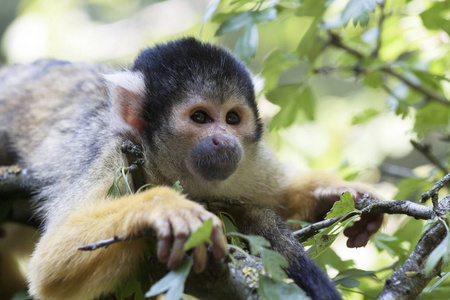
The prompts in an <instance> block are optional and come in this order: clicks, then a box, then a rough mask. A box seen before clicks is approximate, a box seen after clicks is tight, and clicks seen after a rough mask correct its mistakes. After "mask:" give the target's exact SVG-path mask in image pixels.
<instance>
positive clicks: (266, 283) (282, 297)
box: [258, 274, 311, 300]
mask: <svg viewBox="0 0 450 300" xmlns="http://www.w3.org/2000/svg"><path fill="white" fill-rule="evenodd" d="M258 294H259V295H260V296H261V298H262V299H264V300H278V299H279V300H291V299H292V300H303V299H305V300H306V299H311V298H309V297H308V296H306V294H305V292H304V291H303V290H302V289H300V288H299V287H298V286H297V285H295V284H287V283H285V282H283V281H277V280H274V279H273V278H270V277H268V276H264V275H262V274H260V275H259V282H258Z"/></svg>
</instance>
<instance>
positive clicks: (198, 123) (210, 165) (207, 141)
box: [171, 97, 257, 181]
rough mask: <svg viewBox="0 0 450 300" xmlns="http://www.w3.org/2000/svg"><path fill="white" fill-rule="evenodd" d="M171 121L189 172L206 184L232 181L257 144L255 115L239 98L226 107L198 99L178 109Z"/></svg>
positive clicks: (189, 101)
mask: <svg viewBox="0 0 450 300" xmlns="http://www.w3.org/2000/svg"><path fill="white" fill-rule="evenodd" d="M171 119H172V124H174V126H173V128H174V135H173V136H174V137H175V138H176V139H177V142H176V143H177V144H178V146H179V147H182V148H184V149H179V151H180V152H183V153H182V154H181V153H180V152H178V153H179V154H181V156H182V157H183V158H184V163H185V165H186V167H187V169H188V170H189V172H190V173H191V175H192V176H194V177H196V178H200V179H204V180H206V181H222V180H226V179H227V178H229V177H230V176H231V175H232V174H233V173H234V172H235V171H236V170H237V169H238V166H239V163H240V162H241V161H242V160H244V159H245V156H246V153H245V149H246V148H247V147H248V145H249V144H251V143H252V141H255V135H256V130H257V128H256V120H255V116H254V113H253V111H252V110H251V108H250V107H248V106H247V105H246V104H245V101H240V99H239V97H234V98H231V99H228V100H226V101H225V102H224V103H223V104H221V103H219V102H218V101H213V100H208V99H198V97H195V98H193V99H190V100H188V101H184V102H182V103H180V104H178V105H176V106H175V107H174V109H173V111H172V118H171Z"/></svg>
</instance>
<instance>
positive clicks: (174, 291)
mask: <svg viewBox="0 0 450 300" xmlns="http://www.w3.org/2000/svg"><path fill="white" fill-rule="evenodd" d="M193 261H194V260H193V259H192V258H191V257H189V258H187V259H185V260H184V261H183V262H182V263H181V264H180V265H179V266H178V267H177V268H176V269H175V270H173V271H170V272H169V273H167V274H166V276H164V277H163V278H161V279H160V280H159V281H158V282H156V283H155V284H154V285H153V286H152V287H151V288H150V290H149V291H148V292H147V293H145V297H147V298H148V297H154V296H156V295H159V294H162V293H164V292H165V293H166V295H165V296H164V300H180V298H181V295H182V294H183V291H184V283H185V281H186V278H187V276H188V275H189V272H190V270H191V268H192V264H193Z"/></svg>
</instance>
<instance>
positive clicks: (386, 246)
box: [373, 232, 408, 259]
mask: <svg viewBox="0 0 450 300" xmlns="http://www.w3.org/2000/svg"><path fill="white" fill-rule="evenodd" d="M373 244H374V245H375V247H377V249H378V250H380V251H382V250H385V251H387V252H388V253H389V254H390V255H391V256H392V257H399V258H401V259H404V258H406V256H407V255H408V252H407V250H406V249H404V248H403V247H402V245H401V242H400V241H399V239H398V237H396V236H391V235H387V234H384V233H381V232H380V233H378V234H377V235H375V237H374V239H373Z"/></svg>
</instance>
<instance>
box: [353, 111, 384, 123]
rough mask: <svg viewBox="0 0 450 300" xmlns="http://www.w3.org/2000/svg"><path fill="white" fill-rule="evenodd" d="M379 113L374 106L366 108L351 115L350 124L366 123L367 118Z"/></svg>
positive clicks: (369, 118)
mask: <svg viewBox="0 0 450 300" xmlns="http://www.w3.org/2000/svg"><path fill="white" fill-rule="evenodd" d="M379 114H380V112H379V111H378V110H376V109H374V108H369V109H366V110H365V111H363V112H362V113H360V114H357V115H355V116H353V118H352V124H353V125H356V124H362V123H366V122H368V121H369V120H371V119H372V118H373V117H375V116H378V115H379Z"/></svg>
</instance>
